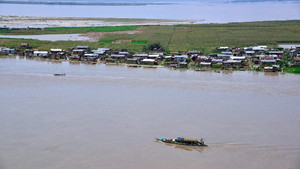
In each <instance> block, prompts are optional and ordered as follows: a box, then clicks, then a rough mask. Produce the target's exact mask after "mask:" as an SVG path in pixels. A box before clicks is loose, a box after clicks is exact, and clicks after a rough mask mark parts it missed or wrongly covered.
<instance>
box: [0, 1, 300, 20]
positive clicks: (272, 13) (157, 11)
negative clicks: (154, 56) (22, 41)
mask: <svg viewBox="0 0 300 169" xmlns="http://www.w3.org/2000/svg"><path fill="white" fill-rule="evenodd" d="M37 1H38V0H37ZM25 2H26V1H25ZM47 2H51V1H47ZM52 2H57V3H58V2H62V3H60V4H62V5H45V4H40V5H37V4H7V3H5V1H2V2H1V3H0V15H17V16H51V17H98V18H144V19H179V20H195V21H196V23H227V22H249V21H268V20H293V19H297V20H299V19H300V12H299V11H300V1H299V0H284V1H277V0H257V1H247V0H245V1H244V0H241V1H240V0H212V1H211V0H190V1H182V0H165V1H163V2H166V3H162V4H159V1H154V2H156V3H152V2H153V1H152V0H144V1H141V2H140V1H136V0H118V1H105V0H104V1H103V0H95V1H93V2H96V3H97V2H98V3H99V2H110V3H109V5H63V4H64V3H63V1H59V0H52ZM68 2H69V1H68ZM83 2H84V1H83ZM119 2H123V3H128V4H127V5H120V3H119ZM144 2H145V3H144ZM157 2H158V3H157ZM43 3H45V2H44V1H43ZM58 4H59V3H58ZM142 4H145V5H142ZM197 21H198V22H197ZM43 23H44V24H46V23H47V21H44V22H43ZM0 26H1V25H0ZM2 26H4V25H2Z"/></svg>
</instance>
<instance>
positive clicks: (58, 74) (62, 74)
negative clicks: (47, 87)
mask: <svg viewBox="0 0 300 169" xmlns="http://www.w3.org/2000/svg"><path fill="white" fill-rule="evenodd" d="M54 76H66V74H65V73H55V74H54Z"/></svg>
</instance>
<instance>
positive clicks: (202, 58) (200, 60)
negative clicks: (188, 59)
mask: <svg viewBox="0 0 300 169" xmlns="http://www.w3.org/2000/svg"><path fill="white" fill-rule="evenodd" d="M195 61H196V62H198V63H200V62H207V61H209V58H208V57H207V56H198V57H197V59H196V60H195Z"/></svg>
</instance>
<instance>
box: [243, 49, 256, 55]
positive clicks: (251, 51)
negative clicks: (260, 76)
mask: <svg viewBox="0 0 300 169" xmlns="http://www.w3.org/2000/svg"><path fill="white" fill-rule="evenodd" d="M245 53H246V55H248V56H251V55H254V54H255V51H253V50H248V51H245Z"/></svg>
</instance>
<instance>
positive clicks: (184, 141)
mask: <svg viewBox="0 0 300 169" xmlns="http://www.w3.org/2000/svg"><path fill="white" fill-rule="evenodd" d="M156 140H157V141H161V142H164V143H170V144H179V145H187V146H207V145H206V144H204V140H203V139H202V138H201V139H200V140H197V139H188V138H183V137H177V138H173V139H168V138H156Z"/></svg>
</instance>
